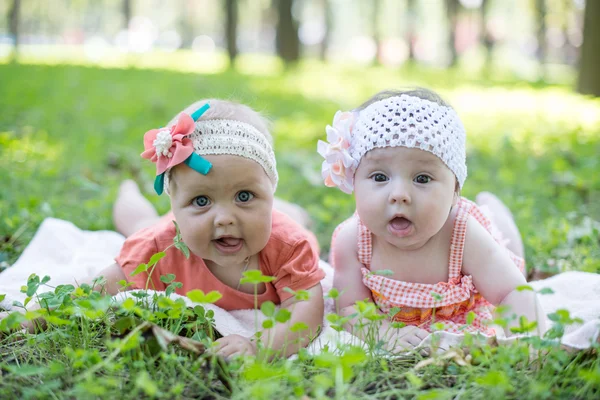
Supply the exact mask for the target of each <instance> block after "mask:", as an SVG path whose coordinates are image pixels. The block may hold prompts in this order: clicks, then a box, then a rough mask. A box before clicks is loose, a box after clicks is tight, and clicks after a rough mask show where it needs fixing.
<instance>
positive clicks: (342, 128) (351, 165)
mask: <svg viewBox="0 0 600 400" xmlns="http://www.w3.org/2000/svg"><path fill="white" fill-rule="evenodd" d="M353 122H354V115H353V114H352V113H351V112H341V111H338V112H337V113H335V116H334V117H333V126H329V125H327V128H326V129H325V130H326V132H327V142H323V141H321V140H319V142H318V144H317V151H318V152H319V154H320V155H321V156H323V158H325V161H323V165H322V167H321V174H322V176H323V180H324V181H325V185H326V186H329V187H334V186H337V187H339V188H340V189H341V190H342V191H343V192H345V193H348V194H350V193H352V190H353V188H354V172H355V170H356V167H357V164H358V163H357V162H356V160H354V159H353V158H352V156H350V152H349V151H348V149H349V148H350V141H351V139H352V124H353Z"/></svg>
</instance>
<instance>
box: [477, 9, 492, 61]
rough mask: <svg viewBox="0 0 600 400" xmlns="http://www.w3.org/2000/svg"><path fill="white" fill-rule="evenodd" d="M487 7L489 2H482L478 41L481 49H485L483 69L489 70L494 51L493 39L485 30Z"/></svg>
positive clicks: (486, 29)
mask: <svg viewBox="0 0 600 400" xmlns="http://www.w3.org/2000/svg"><path fill="white" fill-rule="evenodd" d="M489 5H490V2H489V0H483V1H482V3H481V9H480V13H481V14H480V23H481V27H480V32H481V33H480V40H481V43H482V44H483V47H484V48H485V67H484V68H485V69H489V68H490V67H491V66H492V61H493V51H494V38H493V37H492V35H491V34H490V32H489V31H488V28H487V17H488V11H489Z"/></svg>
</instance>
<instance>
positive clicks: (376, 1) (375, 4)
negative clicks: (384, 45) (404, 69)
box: [371, 0, 381, 65]
mask: <svg viewBox="0 0 600 400" xmlns="http://www.w3.org/2000/svg"><path fill="white" fill-rule="evenodd" d="M371 1H372V8H371V32H372V35H373V41H374V42H375V50H376V51H375V59H374V60H373V64H375V65H377V64H379V60H381V38H380V37H379V10H380V9H381V0H371Z"/></svg>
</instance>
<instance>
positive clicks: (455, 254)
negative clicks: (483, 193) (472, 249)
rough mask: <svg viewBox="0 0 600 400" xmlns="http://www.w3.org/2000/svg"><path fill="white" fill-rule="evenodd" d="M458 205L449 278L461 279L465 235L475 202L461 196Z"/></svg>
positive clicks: (451, 247)
mask: <svg viewBox="0 0 600 400" xmlns="http://www.w3.org/2000/svg"><path fill="white" fill-rule="evenodd" d="M456 206H457V212H456V219H455V220H454V229H453V230H452V241H451V242H450V260H449V261H448V278H449V280H452V279H457V278H458V279H460V276H461V269H462V261H463V250H464V248H465V237H466V235H467V221H468V219H469V211H470V209H471V207H472V206H473V203H471V202H470V201H468V200H467V199H464V198H462V197H461V198H460V199H459V200H458V203H457V205H456Z"/></svg>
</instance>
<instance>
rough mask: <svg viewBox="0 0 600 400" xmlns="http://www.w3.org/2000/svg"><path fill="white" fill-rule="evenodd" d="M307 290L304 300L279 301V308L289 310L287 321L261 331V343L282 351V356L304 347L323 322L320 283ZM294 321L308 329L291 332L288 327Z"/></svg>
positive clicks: (292, 298) (292, 324)
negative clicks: (289, 316)
mask: <svg viewBox="0 0 600 400" xmlns="http://www.w3.org/2000/svg"><path fill="white" fill-rule="evenodd" d="M307 292H308V294H309V296H310V297H309V299H308V300H306V301H299V300H297V299H295V298H294V297H291V298H289V299H287V300H284V301H283V302H282V303H281V308H285V309H287V310H289V311H290V312H291V318H290V320H289V321H288V322H287V323H285V324H277V325H275V326H274V327H273V328H271V329H265V330H263V331H262V338H263V343H265V345H267V346H268V347H269V348H270V349H272V350H274V351H276V352H278V351H283V353H282V355H283V356H284V357H289V356H290V355H292V354H295V353H297V352H298V350H300V349H301V348H303V347H305V346H306V345H307V344H308V343H309V342H310V340H311V339H313V338H314V337H315V336H317V334H318V332H319V329H320V328H321V325H322V324H323V309H324V305H323V289H322V288H321V284H320V283H317V284H316V285H315V286H313V287H311V288H310V289H308V290H307ZM296 323H305V324H306V325H308V329H307V330H300V331H298V332H291V331H290V327H292V326H294V324H296Z"/></svg>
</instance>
